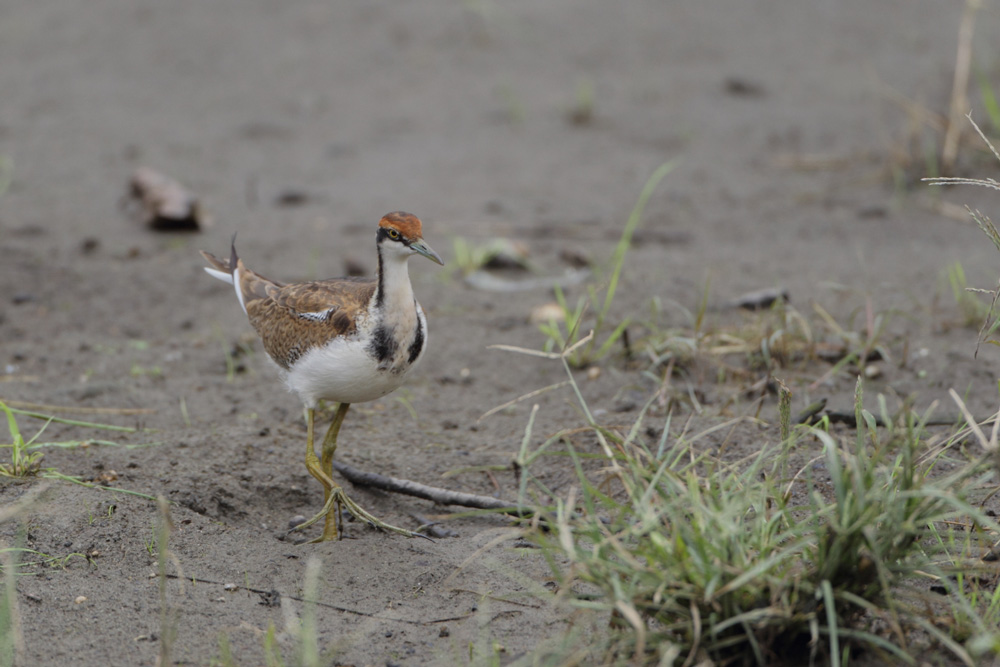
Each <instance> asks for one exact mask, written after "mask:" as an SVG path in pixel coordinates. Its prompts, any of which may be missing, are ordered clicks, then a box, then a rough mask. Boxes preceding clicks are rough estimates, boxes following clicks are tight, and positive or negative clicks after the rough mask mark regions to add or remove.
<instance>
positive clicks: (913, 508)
mask: <svg viewBox="0 0 1000 667" xmlns="http://www.w3.org/2000/svg"><path fill="white" fill-rule="evenodd" d="M566 370H567V372H568V371H569V366H568V365H566ZM573 386H574V387H575V384H574V385H573ZM577 397H578V399H579V400H580V407H581V409H582V411H583V412H584V414H585V415H586V418H587V420H588V422H589V426H590V428H591V429H592V432H593V433H594V435H595V436H596V438H597V440H598V442H599V444H600V447H601V451H602V452H603V457H602V458H603V463H604V467H603V468H602V469H601V470H600V471H599V473H596V474H595V473H594V472H593V471H590V472H588V471H587V470H585V468H586V467H587V466H585V465H584V457H582V456H581V455H580V454H578V453H577V452H576V451H575V450H574V449H573V448H572V447H570V448H569V453H570V456H571V457H572V460H573V462H574V465H575V467H576V471H577V480H576V481H577V486H575V487H574V488H573V489H572V490H571V491H569V493H568V494H565V495H563V496H562V497H560V498H558V500H557V509H556V511H555V512H554V513H553V514H551V515H549V516H547V517H545V518H546V521H545V525H546V526H548V528H549V529H550V530H548V531H539V532H538V533H537V535H536V537H537V539H538V540H539V541H540V543H541V544H542V546H543V551H544V553H545V554H546V557H547V558H548V559H549V562H550V564H551V565H552V568H553V571H554V573H555V575H556V576H557V578H558V581H559V586H560V591H561V593H560V595H561V597H562V598H563V599H564V600H565V601H566V602H568V603H569V604H570V605H571V606H573V607H575V608H579V609H585V610H590V611H594V612H599V613H602V614H604V615H606V618H607V619H608V623H609V624H608V629H607V631H606V633H603V636H598V637H591V643H590V649H591V655H590V660H593V661H594V662H599V663H608V664H617V663H626V662H632V661H634V662H635V663H636V664H652V663H659V664H667V665H669V664H675V663H676V664H681V663H683V664H696V663H700V662H702V661H704V660H706V659H707V660H713V661H717V662H721V663H725V664H758V665H767V664H774V663H775V662H777V661H780V660H791V661H792V663H791V664H805V662H806V661H807V660H809V661H812V660H817V659H819V660H820V661H821V662H825V663H829V664H832V665H840V664H844V663H845V662H846V661H847V660H848V659H849V658H850V656H851V655H852V654H854V653H855V652H856V651H857V650H858V649H865V650H869V651H874V652H876V653H878V654H880V655H881V656H882V657H883V658H887V659H889V660H891V661H894V662H901V663H914V662H916V658H917V656H918V655H919V654H920V652H921V651H923V650H926V649H928V648H929V647H933V649H934V650H944V651H946V652H949V653H951V654H952V655H953V656H954V657H956V658H958V659H959V660H960V661H962V662H964V663H965V664H969V665H972V664H975V662H976V660H977V659H979V658H981V657H983V656H985V655H987V654H989V653H990V652H991V651H993V650H994V649H995V648H996V647H997V646H998V645H1000V644H998V642H1000V631H998V630H997V627H996V625H995V623H993V622H992V621H991V620H990V619H995V617H996V614H997V612H996V607H997V603H996V602H995V601H994V600H993V599H992V598H991V597H990V595H989V594H987V593H986V592H985V591H984V590H983V589H982V587H980V590H979V591H978V592H977V593H976V595H978V598H975V596H974V595H972V594H971V593H970V592H969V591H970V589H969V588H968V586H967V583H968V578H969V577H974V576H977V575H975V574H973V572H974V571H975V569H976V568H977V567H979V568H980V569H982V566H983V564H982V563H981V562H978V561H974V560H973V559H972V554H977V555H978V553H979V551H980V550H981V549H983V548H984V547H985V548H988V547H989V544H990V542H991V541H992V540H993V539H995V537H993V538H991V537H990V536H989V533H994V535H995V531H998V530H1000V526H998V525H997V524H996V522H995V521H994V520H993V519H992V518H991V517H990V516H987V515H986V513H985V512H984V511H983V510H982V509H981V508H980V507H978V506H977V505H976V504H975V502H974V501H973V500H972V497H973V496H974V494H977V493H983V492H982V491H981V489H982V488H983V486H982V485H983V484H984V483H986V482H987V481H992V480H993V479H994V478H995V467H994V465H993V463H992V462H991V461H990V460H989V458H988V457H982V458H981V459H979V460H976V461H974V462H971V463H961V464H959V465H953V464H954V463H955V461H954V460H951V461H949V466H945V467H947V468H948V471H947V472H946V471H944V470H937V469H936V468H937V467H938V463H939V462H941V461H943V460H945V459H950V458H955V452H954V450H955V449H957V448H958V445H957V443H958V442H959V440H960V439H961V438H963V437H965V436H966V435H967V434H968V433H969V431H963V432H960V433H958V434H955V435H954V437H951V438H948V439H942V438H940V437H934V436H931V435H930V434H929V433H928V431H927V429H926V428H925V426H924V424H925V423H926V419H927V418H928V417H929V415H928V416H925V417H924V418H923V419H918V418H917V417H916V416H915V415H913V414H911V413H907V414H905V415H903V416H902V417H900V418H898V419H896V420H894V419H893V418H892V416H890V415H889V414H888V411H887V410H886V408H885V403H884V401H880V404H881V412H882V414H881V421H882V422H884V423H885V424H887V425H888V426H886V427H885V428H879V427H876V419H875V417H874V416H873V415H872V414H871V413H869V412H868V411H867V410H865V409H864V408H863V407H862V400H861V399H862V396H861V384H860V381H859V383H858V389H857V394H856V406H855V408H856V409H855V412H856V418H857V421H858V424H859V425H860V428H859V429H858V431H857V435H856V437H851V438H841V437H837V436H835V435H833V434H831V433H830V432H828V431H826V430H821V429H817V428H813V427H798V428H797V429H796V430H793V428H792V425H791V424H789V423H788V410H784V411H783V413H782V414H783V417H782V420H783V424H782V429H781V431H782V434H783V435H786V439H785V441H784V442H781V443H772V444H767V443H765V444H762V446H761V450H760V453H759V454H757V455H755V456H753V457H751V458H749V459H747V460H742V461H735V462H727V461H723V460H720V459H718V458H715V457H713V456H711V455H709V454H706V453H701V452H699V449H698V448H699V444H700V443H699V442H698V437H693V438H688V437H682V438H679V439H677V440H675V441H673V442H670V441H669V419H668V423H667V426H666V428H664V429H663V432H662V433H663V435H662V436H661V437H659V438H658V441H657V442H648V443H647V442H646V441H645V440H644V438H643V435H642V434H643V433H644V432H645V427H644V426H643V425H642V421H643V415H645V414H646V412H647V410H644V411H643V415H640V417H639V419H638V420H637V421H636V422H635V424H634V425H633V426H632V428H631V429H630V430H629V432H628V433H627V434H623V433H619V432H617V431H615V430H611V429H608V428H605V427H602V426H601V425H599V424H597V423H596V422H594V420H593V417H592V416H591V413H590V411H589V409H588V408H587V405H586V403H585V402H584V401H583V399H582V397H581V396H580V394H579V392H577ZM648 407H649V406H648V405H647V408H648ZM805 446H811V447H814V448H815V447H817V446H818V447H819V449H820V450H821V454H820V455H819V456H816V457H815V458H813V459H812V460H809V461H808V462H806V463H805V464H802V463H799V464H798V465H791V458H790V457H791V456H792V455H793V453H794V451H795V450H796V448H800V447H805ZM590 467H591V468H592V466H590ZM796 471H797V472H796ZM540 491H542V492H544V493H545V494H548V493H549V492H548V490H547V489H540ZM956 576H965V577H966V579H965V580H962V579H957V578H956ZM931 584H933V585H934V586H936V587H939V588H937V589H934V590H937V591H938V592H929V587H930V585H931ZM941 593H944V594H945V595H942V594H941ZM960 593H961V595H960ZM946 596H948V597H946ZM994 597H995V596H994ZM974 598H975V599H974ZM948 600H950V601H951V602H950V603H949V602H946V601H948ZM948 604H951V605H952V607H951V612H950V616H949V618H950V625H947V626H945V625H943V624H942V623H940V622H939V618H938V614H940V613H942V610H943V609H945V608H947V606H948ZM935 610H936V611H935ZM990 610H992V611H990Z"/></svg>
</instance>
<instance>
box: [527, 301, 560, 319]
mask: <svg viewBox="0 0 1000 667" xmlns="http://www.w3.org/2000/svg"><path fill="white" fill-rule="evenodd" d="M528 320H529V321H530V322H531V323H532V324H547V323H549V322H565V321H566V311H565V310H563V308H562V306H560V305H559V304H558V303H556V302H554V301H553V302H550V303H543V304H542V305H540V306H535V307H534V308H532V309H531V315H530V317H529V318H528Z"/></svg>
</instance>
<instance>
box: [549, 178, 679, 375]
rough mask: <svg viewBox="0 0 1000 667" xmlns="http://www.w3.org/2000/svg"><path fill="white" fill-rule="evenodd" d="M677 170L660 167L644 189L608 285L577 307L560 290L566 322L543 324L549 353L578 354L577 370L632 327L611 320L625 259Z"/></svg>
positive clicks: (592, 288) (572, 360) (591, 289)
mask: <svg viewBox="0 0 1000 667" xmlns="http://www.w3.org/2000/svg"><path fill="white" fill-rule="evenodd" d="M674 166H675V162H673V161H670V162H665V163H664V164H662V165H660V166H659V167H658V168H657V169H656V170H655V171H654V172H653V174H652V175H651V176H650V177H649V179H648V180H647V181H646V184H645V185H644V186H643V188H642V192H641V193H640V194H639V199H638V200H637V201H636V204H635V206H634V207H633V208H632V213H631V214H630V215H629V217H628V221H627V222H626V223H625V227H624V229H623V230H622V234H621V237H620V238H619V239H618V244H617V245H616V246H615V251H614V254H613V255H612V259H611V274H610V275H609V276H608V277H607V279H606V281H604V282H602V284H601V285H599V286H598V285H588V286H587V295H586V296H581V297H580V298H579V299H578V300H577V302H576V304H571V303H570V302H569V301H568V300H567V299H566V297H565V295H564V294H563V291H562V290H561V289H559V288H558V287H556V299H557V301H558V303H559V306H560V308H561V309H562V311H563V317H562V321H561V322H557V321H554V320H553V321H549V322H546V323H543V324H541V325H540V327H539V328H540V329H541V331H542V333H543V334H545V337H546V342H545V349H546V351H552V350H553V349H556V350H566V349H573V350H574V352H573V353H572V354H571V355H569V356H567V357H566V360H567V361H568V362H569V364H570V365H571V366H573V367H574V368H583V367H586V366H589V365H590V364H593V363H595V362H597V361H599V360H601V359H603V358H604V357H605V356H606V355H607V354H608V353H609V352H610V351H611V349H612V348H613V347H614V346H615V345H616V344H617V343H618V342H619V341H621V340H622V336H623V335H624V333H625V329H626V328H627V327H628V325H629V323H630V320H629V318H623V319H621V320H620V321H618V322H617V323H616V324H614V325H613V326H612V323H611V321H609V318H610V316H611V304H612V303H613V302H614V298H615V292H616V290H617V289H618V281H619V280H620V279H621V274H622V269H624V267H625V256H626V254H627V253H628V249H629V247H631V245H632V236H633V235H634V234H635V231H636V229H638V227H639V223H640V222H642V213H643V211H644V210H645V208H646V203H647V202H648V201H649V198H650V197H652V196H653V192H654V191H655V190H656V187H657V186H658V185H659V184H660V181H662V180H663V179H664V177H666V175H667V174H669V173H670V171H671V170H672V169H673V168H674ZM591 317H592V318H593V319H591ZM609 328H611V331H610V333H609V332H608V331H607V330H608V329H609ZM591 331H592V332H593V335H592V336H590V337H589V340H587V342H586V343H584V344H583V345H580V346H578V345H577V343H579V342H581V341H583V340H584V339H585V338H587V336H588V333H589V332H591ZM598 341H600V342H598Z"/></svg>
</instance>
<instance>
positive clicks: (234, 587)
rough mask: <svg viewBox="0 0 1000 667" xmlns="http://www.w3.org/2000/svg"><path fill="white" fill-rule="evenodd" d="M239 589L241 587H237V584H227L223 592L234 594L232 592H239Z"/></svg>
mask: <svg viewBox="0 0 1000 667" xmlns="http://www.w3.org/2000/svg"><path fill="white" fill-rule="evenodd" d="M239 588H240V587H239V586H237V585H236V584H226V585H224V586H223V587H222V590H224V591H229V592H232V591H236V590H239Z"/></svg>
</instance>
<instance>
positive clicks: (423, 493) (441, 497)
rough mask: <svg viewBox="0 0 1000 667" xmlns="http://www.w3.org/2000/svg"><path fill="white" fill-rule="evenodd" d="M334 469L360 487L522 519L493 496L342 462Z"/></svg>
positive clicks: (512, 506)
mask: <svg viewBox="0 0 1000 667" xmlns="http://www.w3.org/2000/svg"><path fill="white" fill-rule="evenodd" d="M333 467H334V469H335V470H336V471H337V472H339V473H340V474H341V475H343V476H344V477H345V478H346V479H347V480H348V481H349V482H351V483H352V484H356V485H358V486H369V487H372V488H375V489H380V490H382V491H390V492H392V493H402V494H405V495H408V496H415V497H417V498H423V499H424V500H431V501H434V502H436V503H439V504H441V505H461V506H462V507H473V508H475V509H482V510H498V511H500V512H503V513H505V514H511V515H514V516H523V515H524V514H525V513H526V510H525V509H524V508H518V505H517V503H515V502H511V501H509V500H503V499H500V498H493V497H490V496H478V495H476V494H473V493H462V492H460V491H449V490H448V489H441V488H438V487H435V486H427V485H426V484H420V483H418V482H413V481H410V480H408V479H399V478H398V477H388V476H386V475H379V474H378V473H374V472H365V471H363V470H358V469H357V468H355V467H353V466H350V465H348V464H346V463H343V462H341V461H334V462H333Z"/></svg>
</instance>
